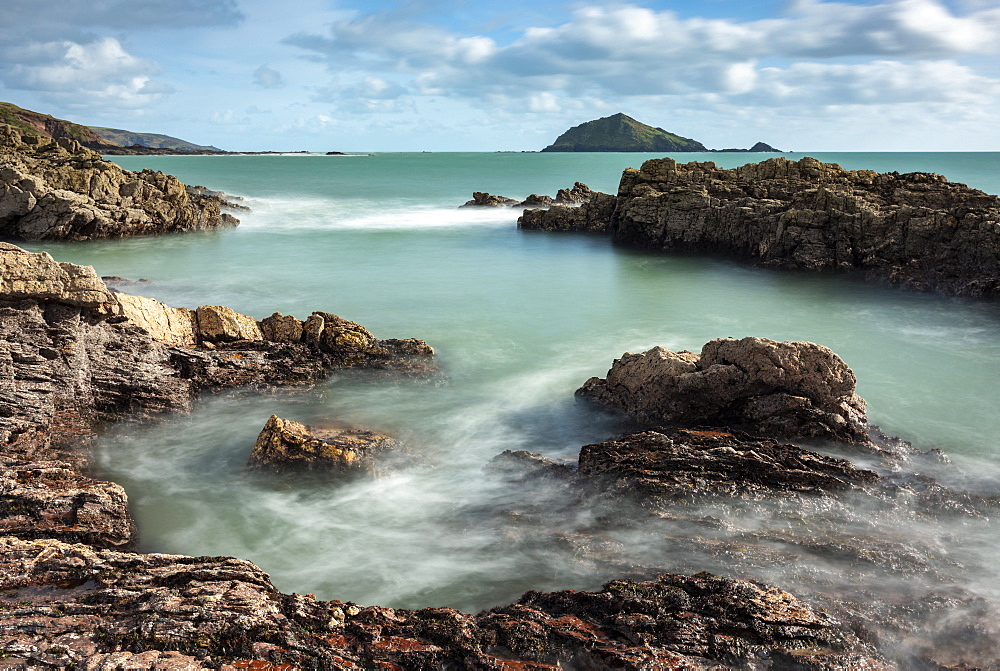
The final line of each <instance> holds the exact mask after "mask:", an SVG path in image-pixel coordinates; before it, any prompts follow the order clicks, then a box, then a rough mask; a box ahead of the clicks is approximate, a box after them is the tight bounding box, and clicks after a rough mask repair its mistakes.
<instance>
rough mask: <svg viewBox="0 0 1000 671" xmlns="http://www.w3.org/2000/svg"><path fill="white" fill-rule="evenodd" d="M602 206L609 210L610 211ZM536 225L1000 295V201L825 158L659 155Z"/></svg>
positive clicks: (526, 220)
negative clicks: (739, 160) (733, 160)
mask: <svg viewBox="0 0 1000 671" xmlns="http://www.w3.org/2000/svg"><path fill="white" fill-rule="evenodd" d="M598 205H599V206H598ZM518 226H519V227H520V228H525V229H537V230H547V231H589V232H602V233H606V234H609V235H611V236H612V238H613V239H614V240H615V241H616V242H618V243H621V244H625V245H629V246H636V247H643V248H648V249H657V250H662V251H666V252H682V253H698V254H708V255H712V256H725V257H731V258H736V259H741V260H745V261H750V262H753V263H757V264H760V265H762V266H767V267H774V268H790V269H798V270H840V271H863V272H864V273H865V274H866V275H867V276H868V277H869V278H870V279H873V280H878V281H887V282H889V283H891V284H894V285H899V286H902V287H905V288H910V289H917V290H921V291H938V292H942V293H946V294H952V295H960V296H974V297H987V298H996V297H998V296H1000V197H997V196H994V195H990V194H986V193H984V192H982V191H979V190H977V189H972V188H969V187H968V186H966V185H964V184H957V183H952V182H949V181H948V180H947V179H945V178H944V177H942V176H940V175H934V174H930V173H906V174H899V173H895V172H893V173H878V172H875V171H872V170H844V169H843V168H841V167H840V166H839V165H837V164H836V163H822V162H820V161H818V160H816V159H815V158H810V157H806V158H802V159H800V160H798V161H790V160H788V159H786V158H771V159H768V160H766V161H763V162H761V163H750V164H747V165H744V166H741V167H739V168H735V169H723V168H719V167H718V166H716V164H715V163H714V162H711V161H705V162H697V161H692V162H690V163H686V164H678V163H677V162H676V161H674V160H673V159H670V158H661V159H651V160H648V161H646V162H645V163H643V164H642V167H641V168H640V169H639V170H634V169H628V170H625V172H624V173H623V174H622V178H621V182H620V183H619V187H618V194H617V196H609V197H608V198H607V199H604V198H602V199H600V200H597V201H596V202H595V201H592V202H591V206H590V207H588V208H587V209H584V208H580V211H578V212H565V211H562V210H560V209H559V208H551V209H548V210H529V211H526V212H525V213H524V214H523V215H522V216H521V218H520V219H519V220H518Z"/></svg>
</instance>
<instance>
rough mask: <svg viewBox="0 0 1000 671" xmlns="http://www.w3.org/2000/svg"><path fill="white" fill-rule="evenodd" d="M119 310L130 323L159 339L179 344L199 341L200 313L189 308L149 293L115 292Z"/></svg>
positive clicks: (186, 345) (187, 345)
mask: <svg viewBox="0 0 1000 671" xmlns="http://www.w3.org/2000/svg"><path fill="white" fill-rule="evenodd" d="M115 300H116V301H117V303H118V307H119V311H120V313H121V315H122V316H123V317H126V318H127V319H128V321H129V323H130V324H133V325H135V326H139V327H141V328H144V329H146V331H148V332H149V335H150V337H152V338H153V339H154V340H158V341H159V342H162V343H166V344H168V345H175V346H177V347H193V346H195V345H197V344H198V343H199V337H198V336H199V328H198V313H197V312H196V311H194V310H191V309H189V308H174V307H170V306H169V305H166V304H165V303H161V302H160V301H158V300H154V299H152V298H146V297H145V296H133V295H132V294H123V293H115Z"/></svg>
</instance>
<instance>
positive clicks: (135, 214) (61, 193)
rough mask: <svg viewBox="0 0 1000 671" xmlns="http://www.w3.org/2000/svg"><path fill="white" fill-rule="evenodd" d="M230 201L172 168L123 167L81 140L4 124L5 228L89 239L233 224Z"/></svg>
mask: <svg viewBox="0 0 1000 671" xmlns="http://www.w3.org/2000/svg"><path fill="white" fill-rule="evenodd" d="M230 205H231V204H230V203H228V202H227V201H224V200H223V199H221V198H220V197H219V196H217V195H208V194H201V193H198V192H195V191H191V192H189V191H188V190H187V189H186V188H185V187H184V185H183V184H181V182H180V181H178V180H177V178H176V177H174V176H172V175H165V174H163V173H162V172H153V171H151V170H143V171H141V172H137V173H136V172H129V171H127V170H123V169H122V168H120V167H119V166H117V165H115V164H114V163H111V162H110V161H105V160H104V159H102V158H101V156H100V154H97V153H96V152H94V151H91V150H90V149H87V148H85V147H83V146H82V145H80V143H79V142H77V141H76V140H73V139H70V138H59V139H58V140H51V139H49V138H42V137H37V136H30V137H29V136H24V137H22V136H21V133H20V132H19V131H18V130H17V129H15V128H13V127H12V126H7V125H0V236H3V237H6V238H9V239H18V240H59V239H67V240H87V239H93V238H121V237H128V236H133V235H153V234H159V233H172V232H181V231H194V230H206V229H213V228H218V227H225V226H235V225H237V224H238V223H239V221H238V220H237V219H235V218H234V217H232V216H231V215H229V214H223V213H222V212H221V209H220V208H221V207H223V206H226V207H228V206H230ZM232 207H233V208H235V207H237V206H236V205H232Z"/></svg>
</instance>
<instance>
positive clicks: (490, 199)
mask: <svg viewBox="0 0 1000 671" xmlns="http://www.w3.org/2000/svg"><path fill="white" fill-rule="evenodd" d="M591 202H595V203H600V205H596V206H597V207H599V208H604V207H606V206H607V204H608V203H610V204H611V207H612V208H614V196H611V195H609V194H606V193H601V192H600V191H593V190H591V188H590V187H589V186H587V185H586V184H584V183H583V182H576V183H575V184H573V186H572V187H571V188H568V189H559V191H557V192H556V197H555V198H553V197H552V196H540V195H538V194H537V193H533V194H531V195H530V196H528V197H527V198H525V199H524V200H522V201H518V200H517V199H515V198H507V197H506V196H495V195H493V194H491V193H485V192H482V191H476V192H474V193H473V194H472V200H470V201H468V202H466V203H465V204H464V205H461V206H460V207H527V208H553V209H555V208H558V209H559V210H560V211H563V210H565V211H566V212H567V216H570V217H572V216H573V215H572V214H569V213H571V212H575V211H576V210H577V207H576V206H584V207H586V206H587V204H589V203H591ZM526 214H527V213H526ZM553 216H556V215H553ZM608 216H610V213H609V215H608ZM601 232H603V231H601Z"/></svg>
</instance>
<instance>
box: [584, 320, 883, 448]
mask: <svg viewBox="0 0 1000 671" xmlns="http://www.w3.org/2000/svg"><path fill="white" fill-rule="evenodd" d="M855 383H856V379H855V377H854V373H853V372H852V371H851V369H850V368H848V366H847V364H845V363H844V361H843V360H842V359H841V358H840V357H839V356H837V355H836V354H834V353H833V352H832V351H830V349H829V348H826V347H823V346H822V345H817V344H815V343H810V342H778V341H775V340H769V339H767V338H742V339H740V340H734V339H732V338H720V339H718V340H712V341H709V342H707V343H705V346H704V347H702V350H701V354H700V355H698V354H695V353H694V352H688V351H682V352H671V351H670V350H668V349H665V348H663V347H654V348H653V349H651V350H649V351H647V352H643V353H641V354H632V353H625V354H624V355H622V357H621V358H620V359H615V362H614V364H613V365H612V366H611V370H609V371H608V375H607V377H606V378H605V379H601V378H597V377H593V378H590V379H589V380H587V382H586V383H584V385H583V386H582V387H581V388H580V389H579V390H577V395H578V396H581V397H584V398H588V399H592V400H593V401H596V402H597V403H599V404H600V405H603V406H605V407H607V408H612V409H615V410H619V411H622V412H625V413H627V414H629V415H632V416H634V417H637V418H640V419H642V420H645V421H650V422H654V423H668V424H680V425H686V426H693V425H699V424H704V425H711V426H735V427H742V428H745V429H747V430H749V431H753V432H756V433H759V434H762V435H766V436H780V437H784V438H827V439H831V440H839V441H844V442H851V443H868V442H869V440H870V438H869V434H868V426H867V420H866V418H865V402H864V400H862V399H861V397H859V396H858V395H857V394H855V393H854V387H855Z"/></svg>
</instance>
